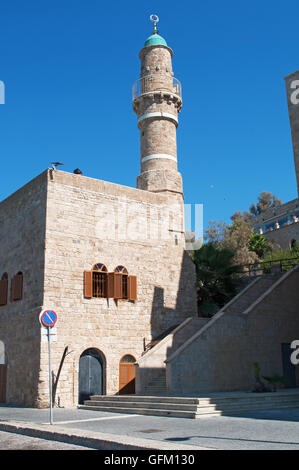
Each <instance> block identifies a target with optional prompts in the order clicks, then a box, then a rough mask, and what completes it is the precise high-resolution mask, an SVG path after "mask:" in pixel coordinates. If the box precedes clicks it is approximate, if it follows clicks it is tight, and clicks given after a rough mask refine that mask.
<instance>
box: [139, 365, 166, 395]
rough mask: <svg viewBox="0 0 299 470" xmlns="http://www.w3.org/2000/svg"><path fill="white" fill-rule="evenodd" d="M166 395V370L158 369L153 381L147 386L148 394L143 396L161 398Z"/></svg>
mask: <svg viewBox="0 0 299 470" xmlns="http://www.w3.org/2000/svg"><path fill="white" fill-rule="evenodd" d="M166 394H167V389H166V369H165V368H164V369H158V370H157V372H156V374H155V375H154V376H153V378H152V380H151V381H150V382H149V383H148V384H147V386H146V392H144V393H143V395H149V396H152V395H153V396H156V395H157V396H159V395H166Z"/></svg>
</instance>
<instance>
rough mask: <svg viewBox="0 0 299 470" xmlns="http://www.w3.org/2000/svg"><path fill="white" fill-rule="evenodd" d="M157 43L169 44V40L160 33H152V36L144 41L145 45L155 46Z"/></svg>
mask: <svg viewBox="0 0 299 470" xmlns="http://www.w3.org/2000/svg"><path fill="white" fill-rule="evenodd" d="M155 45H161V46H167V42H166V41H165V39H164V38H162V36H160V35H159V34H152V35H151V36H149V37H148V38H147V40H146V41H145V43H144V46H155Z"/></svg>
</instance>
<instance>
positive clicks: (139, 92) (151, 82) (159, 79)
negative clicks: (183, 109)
mask: <svg viewBox="0 0 299 470" xmlns="http://www.w3.org/2000/svg"><path fill="white" fill-rule="evenodd" d="M157 93H160V94H165V95H169V96H173V98H176V100H178V101H180V102H181V101H182V85H181V83H180V82H179V80H178V79H177V78H174V77H171V76H168V75H165V74H153V75H146V76H144V77H141V78H139V79H138V80H136V82H135V83H134V85H133V89H132V99H133V103H134V101H135V100H137V99H138V98H140V97H142V96H143V95H151V94H157Z"/></svg>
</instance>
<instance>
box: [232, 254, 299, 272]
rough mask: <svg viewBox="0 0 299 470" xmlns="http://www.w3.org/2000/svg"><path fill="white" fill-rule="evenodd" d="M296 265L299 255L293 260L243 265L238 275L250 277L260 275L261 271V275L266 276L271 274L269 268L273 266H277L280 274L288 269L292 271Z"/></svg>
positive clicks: (284, 259)
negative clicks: (254, 274) (255, 274)
mask: <svg viewBox="0 0 299 470" xmlns="http://www.w3.org/2000/svg"><path fill="white" fill-rule="evenodd" d="M297 264H299V255H298V256H296V257H294V258H281V259H275V260H267V261H258V262H256V263H250V264H244V265H242V266H240V274H244V275H249V276H250V275H251V274H253V273H256V272H258V273H259V274H260V272H261V271H262V274H268V273H270V272H271V267H272V266H273V265H278V266H279V270H280V272H284V271H288V270H289V269H292V268H293V267H294V266H296V265H297ZM244 268H245V269H244ZM246 268H247V269H246Z"/></svg>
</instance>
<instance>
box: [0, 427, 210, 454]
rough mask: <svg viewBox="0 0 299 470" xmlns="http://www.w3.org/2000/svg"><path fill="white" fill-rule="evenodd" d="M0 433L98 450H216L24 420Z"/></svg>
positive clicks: (0, 429)
mask: <svg viewBox="0 0 299 470" xmlns="http://www.w3.org/2000/svg"><path fill="white" fill-rule="evenodd" d="M0 431H5V432H11V433H16V434H24V435H26V436H31V437H38V438H40V439H47V440H51V441H58V442H65V443H68V444H75V445H81V446H85V447H89V448H92V449H98V450H115V451H116V450H164V451H167V450H188V451H193V452H195V451H198V450H215V449H213V448H207V447H198V446H190V445H187V444H175V443H172V442H165V441H156V440H152V439H142V438H139V437H132V436H119V435H116V434H106V433H100V432H94V431H79V430H78V429H66V428H63V427H61V426H56V425H55V424H53V425H48V424H47V425H43V424H33V423H27V422H23V421H22V422H20V421H1V422H0Z"/></svg>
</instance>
